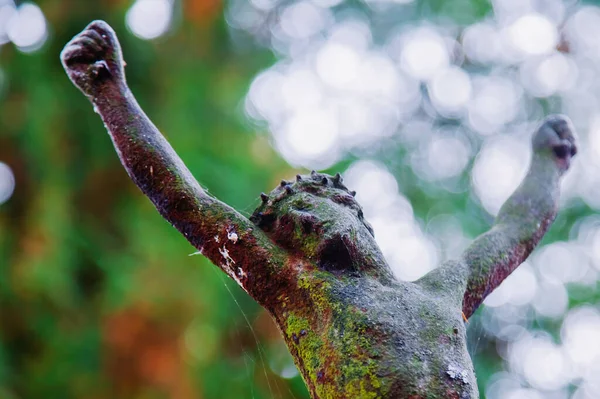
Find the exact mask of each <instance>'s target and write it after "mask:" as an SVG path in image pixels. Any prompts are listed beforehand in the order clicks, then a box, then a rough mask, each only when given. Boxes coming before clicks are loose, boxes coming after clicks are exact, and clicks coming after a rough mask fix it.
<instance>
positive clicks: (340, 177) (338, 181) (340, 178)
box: [333, 173, 342, 183]
mask: <svg viewBox="0 0 600 399" xmlns="http://www.w3.org/2000/svg"><path fill="white" fill-rule="evenodd" d="M333 181H335V182H336V183H341V182H342V175H340V174H339V173H336V174H335V176H334V177H333Z"/></svg>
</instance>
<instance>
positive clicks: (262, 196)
mask: <svg viewBox="0 0 600 399" xmlns="http://www.w3.org/2000/svg"><path fill="white" fill-rule="evenodd" d="M260 199H261V200H262V202H267V201H268V200H269V196H268V195H267V194H265V193H260Z"/></svg>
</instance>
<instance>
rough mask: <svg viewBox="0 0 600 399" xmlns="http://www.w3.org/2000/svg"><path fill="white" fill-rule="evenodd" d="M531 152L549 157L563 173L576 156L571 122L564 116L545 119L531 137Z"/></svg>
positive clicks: (574, 136) (552, 116)
mask: <svg viewBox="0 0 600 399" xmlns="http://www.w3.org/2000/svg"><path fill="white" fill-rule="evenodd" d="M533 150H534V151H535V152H538V153H543V154H548V155H550V156H551V157H552V159H554V161H555V162H556V164H557V166H558V168H559V170H560V172H561V173H564V172H565V171H566V170H567V169H569V166H570V165H571V159H572V158H573V157H574V156H575V154H577V145H576V133H575V128H574V127H573V123H572V122H571V120H570V119H569V118H568V117H567V116H565V115H551V116H549V117H547V118H546V119H545V120H544V121H543V122H542V124H541V125H540V127H539V128H538V130H537V131H536V132H535V134H534V136H533Z"/></svg>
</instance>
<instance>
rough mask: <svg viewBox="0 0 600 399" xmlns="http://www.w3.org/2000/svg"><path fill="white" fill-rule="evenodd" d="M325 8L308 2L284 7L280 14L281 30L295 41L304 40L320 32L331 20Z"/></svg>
mask: <svg viewBox="0 0 600 399" xmlns="http://www.w3.org/2000/svg"><path fill="white" fill-rule="evenodd" d="M329 14H330V12H329V10H327V9H326V8H323V7H319V6H317V5H315V4H313V3H311V2H309V1H300V2H298V3H294V4H292V5H290V6H288V7H286V8H285V9H284V10H283V12H282V13H281V20H280V24H281V29H282V30H283V32H284V33H285V34H287V35H288V36H290V37H292V38H295V39H305V38H308V37H310V36H312V35H314V34H316V33H317V32H319V31H321V30H322V29H323V28H325V26H326V25H327V24H328V20H329V19H330V18H331V16H330V15H329Z"/></svg>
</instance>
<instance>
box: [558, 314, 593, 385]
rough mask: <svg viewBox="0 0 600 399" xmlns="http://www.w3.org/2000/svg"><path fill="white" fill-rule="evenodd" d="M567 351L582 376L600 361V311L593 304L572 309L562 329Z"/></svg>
mask: <svg viewBox="0 0 600 399" xmlns="http://www.w3.org/2000/svg"><path fill="white" fill-rule="evenodd" d="M561 337H562V340H563V345H564V347H565V352H566V353H567V355H568V356H569V358H570V359H571V360H572V361H573V362H574V364H575V366H576V371H577V373H578V374H579V375H580V376H583V375H585V373H586V371H587V370H588V369H589V368H590V367H591V366H592V365H594V364H595V363H597V362H599V361H600V340H599V339H598V337H600V312H598V310H597V309H595V308H593V307H591V306H584V307H580V308H576V309H572V310H571V311H570V312H569V314H568V315H567V317H566V318H565V320H564V322H563V326H562V330H561Z"/></svg>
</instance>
